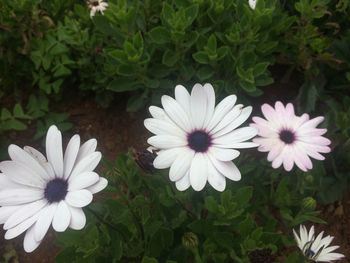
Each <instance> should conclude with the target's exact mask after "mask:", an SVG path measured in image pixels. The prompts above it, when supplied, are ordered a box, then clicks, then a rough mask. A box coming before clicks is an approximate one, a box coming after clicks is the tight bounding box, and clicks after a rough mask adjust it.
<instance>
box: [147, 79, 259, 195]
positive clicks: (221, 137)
mask: <svg viewBox="0 0 350 263" xmlns="http://www.w3.org/2000/svg"><path fill="white" fill-rule="evenodd" d="M236 100H237V97H236V96H235V95H231V96H228V97H226V98H225V99H224V100H222V101H221V102H220V103H219V104H218V105H217V106H216V107H215V93H214V89H213V87H212V85H210V84H205V85H204V86H202V85H200V84H196V85H194V87H193V89H192V92H191V95H190V94H189V93H188V91H187V90H186V89H185V88H184V87H183V86H181V85H178V86H176V88H175V99H173V98H172V97H170V96H167V95H164V96H162V99H161V101H162V105H163V108H164V110H163V109H161V108H159V107H155V106H151V107H150V108H149V111H150V113H151V115H152V117H153V118H150V119H146V120H145V122H144V124H145V127H146V128H147V129H148V130H149V131H151V132H152V133H154V134H155V136H153V137H151V138H149V139H148V143H149V144H150V145H152V146H154V147H156V148H158V149H159V152H158V153H157V154H158V156H157V157H156V158H155V160H154V162H153V165H154V167H155V168H157V169H165V168H169V167H170V171H169V177H170V180H171V181H173V182H176V187H177V189H178V190H180V191H184V190H186V189H187V188H189V187H190V186H192V188H193V189H194V190H196V191H200V190H202V189H203V188H204V186H205V184H206V182H207V181H208V182H209V184H210V185H211V186H212V187H214V188H215V189H216V190H218V191H223V190H224V189H225V187H226V180H225V177H227V178H229V179H231V180H233V181H239V180H240V179H241V174H240V172H239V170H238V168H237V167H236V165H235V164H234V163H233V162H231V161H232V160H233V159H235V158H237V157H238V156H239V154H240V152H239V151H238V150H236V149H241V148H250V147H256V146H257V144H255V143H252V142H244V141H246V140H249V139H251V138H253V137H254V136H255V135H256V134H257V130H256V129H255V128H252V127H244V128H239V129H236V128H237V127H238V126H240V125H241V124H242V123H243V122H245V121H246V120H247V119H248V117H249V115H250V114H251V112H252V107H246V108H243V105H241V104H238V105H235V103H236Z"/></svg>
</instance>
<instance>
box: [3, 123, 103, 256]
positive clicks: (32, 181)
mask: <svg viewBox="0 0 350 263" xmlns="http://www.w3.org/2000/svg"><path fill="white" fill-rule="evenodd" d="M96 145H97V142H96V140H95V139H91V140H89V141H87V142H85V143H84V144H83V145H81V146H80V137H79V135H74V136H73V137H72V138H71V140H70V141H69V143H68V145H67V148H66V151H65V153H64V155H63V150H62V135H61V132H60V131H59V130H58V129H57V127H56V126H51V127H50V129H49V130H48V132H47V136H46V155H47V159H46V158H45V156H44V155H43V154H41V153H40V152H39V151H37V150H35V149H34V148H32V147H29V146H26V147H24V149H22V148H20V147H18V146H16V145H10V146H9V149H8V151H9V155H10V157H11V160H10V161H3V162H1V163H0V170H1V171H2V174H1V173H0V206H1V208H0V223H1V224H4V230H6V234H5V239H12V238H14V237H17V236H18V235H20V234H22V233H23V232H25V231H27V232H26V234H25V237H24V250H25V251H26V252H32V251H33V250H35V249H36V248H37V247H38V246H39V244H40V243H41V241H42V239H43V238H44V236H45V235H46V232H47V231H48V229H49V227H50V225H51V224H52V227H53V228H54V230H56V231H57V232H63V231H65V230H66V229H67V228H68V227H70V228H71V229H75V230H79V229H82V228H83V227H84V226H85V222H86V218H85V214H84V212H83V210H82V207H84V206H86V205H88V204H89V203H90V202H91V201H92V198H93V196H92V194H94V193H97V192H99V191H101V190H102V189H104V188H105V187H106V186H107V180H106V179H105V178H103V177H99V175H98V174H97V173H94V172H93V170H94V169H95V167H96V166H97V165H98V163H99V162H100V160H101V153H100V152H96V151H95V149H96Z"/></svg>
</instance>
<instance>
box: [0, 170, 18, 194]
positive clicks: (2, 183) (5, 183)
mask: <svg viewBox="0 0 350 263" xmlns="http://www.w3.org/2000/svg"><path fill="white" fill-rule="evenodd" d="M22 187H24V186H23V185H21V184H17V183H16V182H14V181H12V180H11V178H10V177H8V176H6V175H4V174H3V173H0V190H6V189H9V188H22Z"/></svg>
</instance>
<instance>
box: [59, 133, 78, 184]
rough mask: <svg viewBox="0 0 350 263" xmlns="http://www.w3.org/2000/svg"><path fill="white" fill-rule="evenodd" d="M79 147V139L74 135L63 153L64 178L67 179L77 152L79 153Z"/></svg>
mask: <svg viewBox="0 0 350 263" xmlns="http://www.w3.org/2000/svg"><path fill="white" fill-rule="evenodd" d="M79 147H80V137H79V135H74V136H73V137H72V138H71V139H70V141H69V143H68V145H67V148H66V152H65V153H64V160H63V164H64V178H68V177H69V175H70V173H71V171H72V169H73V166H74V164H75V162H76V159H77V156H78V152H79Z"/></svg>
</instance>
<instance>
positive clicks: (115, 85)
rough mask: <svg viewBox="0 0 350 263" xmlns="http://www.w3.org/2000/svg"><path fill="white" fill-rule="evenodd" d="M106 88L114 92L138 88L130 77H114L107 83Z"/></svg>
mask: <svg viewBox="0 0 350 263" xmlns="http://www.w3.org/2000/svg"><path fill="white" fill-rule="evenodd" d="M107 89H108V90H111V91H114V92H124V91H131V90H137V89H139V86H138V85H137V83H136V82H135V81H133V80H132V79H126V78H125V79H124V78H119V79H114V80H112V81H111V82H110V83H109V84H108V85H107Z"/></svg>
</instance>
